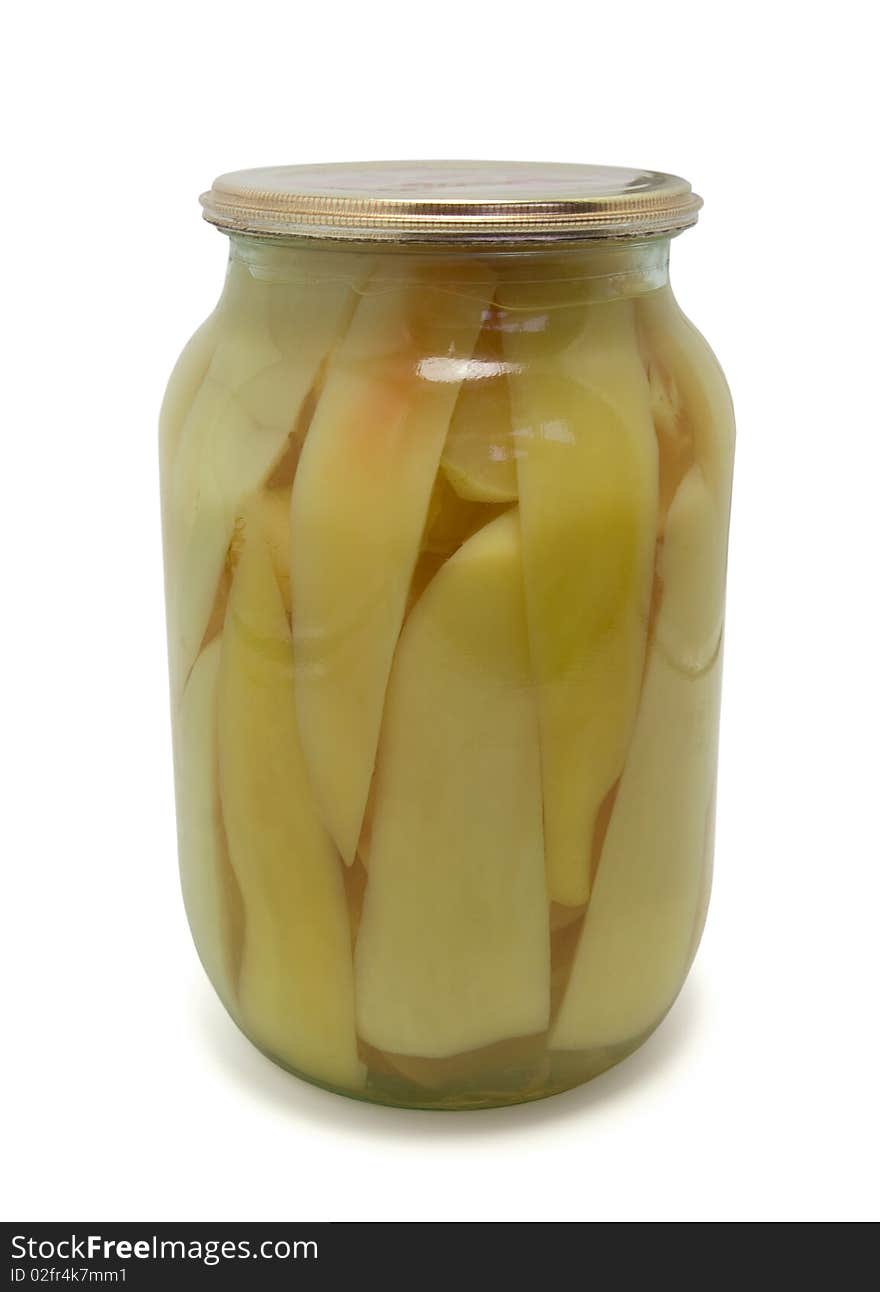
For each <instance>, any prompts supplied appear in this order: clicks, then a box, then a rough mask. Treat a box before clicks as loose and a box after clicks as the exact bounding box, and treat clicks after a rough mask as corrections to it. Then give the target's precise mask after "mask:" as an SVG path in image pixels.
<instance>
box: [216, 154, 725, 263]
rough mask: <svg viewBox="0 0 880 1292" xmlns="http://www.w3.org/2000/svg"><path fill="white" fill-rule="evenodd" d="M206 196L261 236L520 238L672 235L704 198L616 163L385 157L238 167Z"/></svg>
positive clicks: (237, 228)
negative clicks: (364, 160) (581, 163)
mask: <svg viewBox="0 0 880 1292" xmlns="http://www.w3.org/2000/svg"><path fill="white" fill-rule="evenodd" d="M201 203H202V206H203V208H204V216H205V219H206V220H209V221H210V222H211V223H212V224H216V225H218V226H219V228H221V229H226V230H229V231H233V232H238V233H248V234H255V235H260V236H263V237H266V236H271V237H297V238H302V237H310V238H343V239H348V240H350V241H369V242H375V241H382V242H422V243H448V242H458V243H467V242H487V241H488V242H501V243H523V242H545V241H547V240H553V239H557V238H573V239H589V238H641V237H650V236H652V235H658V234H670V233H678V232H679V231H680V230H681V229H686V228H688V226H689V225H691V224H694V223H695V222H696V219H697V212H698V211H699V209H700V207H701V206H702V199H701V198H699V197H697V195H696V193H693V192H691V186H690V184H689V183H688V182H687V180H684V179H679V177H678V176H677V175H664V174H663V173H662V172H660V171H651V170H629V169H627V168H625V167H622V166H581V165H571V164H567V163H561V162H504V161H385V162H337V163H331V164H328V165H320V166H264V167H260V168H258V169H255V170H239V171H233V172H231V173H230V174H228V175H221V176H220V177H219V178H218V179H215V180H214V184H213V186H212V188H211V190H210V192H208V193H203V194H202V197H201Z"/></svg>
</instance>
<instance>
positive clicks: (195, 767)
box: [161, 237, 733, 1108]
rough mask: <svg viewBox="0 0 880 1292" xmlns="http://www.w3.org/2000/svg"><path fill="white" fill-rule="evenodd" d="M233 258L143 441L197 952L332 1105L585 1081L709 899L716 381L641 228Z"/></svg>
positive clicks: (248, 248) (631, 1042) (664, 975)
mask: <svg viewBox="0 0 880 1292" xmlns="http://www.w3.org/2000/svg"><path fill="white" fill-rule="evenodd" d="M231 249H232V251H231V258H230V264H229V272H228V276H227V282H226V286H225V289H224V292H223V296H222V298H221V301H220V303H219V305H218V307H217V309H216V310H215V312H214V313H213V314H212V315H211V317H210V318H209V319H208V321H207V322H206V323H205V324H204V325H203V327H202V328H201V329H200V330H199V332H198V333H197V334H196V336H195V337H194V338H193V340H192V341H191V342H190V344H189V345H188V346H187V348H186V350H185V351H184V353H183V355H182V357H181V360H180V361H179V363H178V366H177V368H176V369H175V373H174V374H173V376H172V379H171V382H170V384H169V389H168V393H167V395H166V400H165V404H164V405H163V413H162V426H161V468H162V491H163V527H164V542H165V562H166V594H167V605H168V635H169V656H170V672H171V691H172V710H173V734H174V751H175V781H176V796H177V814H178V836H179V853H180V866H181V876H182V883H183V890H184V898H185V902H186V908H187V914H188V918H189V921H190V925H191V928H192V931H193V935H194V939H195V942H196V945H197V948H198V951H199V954H200V956H201V959H202V962H203V964H204V966H205V969H206V971H207V973H208V975H209V977H210V979H211V981H212V983H213V985H214V987H215V989H216V990H217V992H218V994H219V995H220V997H221V999H222V1000H223V1002H224V1004H225V1005H226V1007H227V1009H228V1010H229V1012H230V1013H231V1015H232V1017H233V1018H234V1019H235V1020H236V1022H237V1023H238V1024H239V1026H240V1027H241V1028H242V1029H243V1030H244V1032H245V1033H246V1034H247V1035H248V1036H249V1037H250V1038H251V1039H252V1040H253V1041H254V1043H255V1044H256V1045H258V1046H259V1047H260V1048H261V1049H262V1050H264V1051H265V1052H266V1053H267V1054H268V1055H270V1056H271V1057H272V1058H273V1059H275V1060H276V1061H278V1062H279V1063H281V1064H282V1065H284V1066H286V1067H288V1068H289V1069H291V1070H292V1071H294V1072H296V1073H298V1074H299V1075H301V1076H304V1077H306V1078H308V1079H309V1080H312V1081H314V1082H317V1083H319V1084H322V1085H325V1086H328V1087H330V1088H332V1089H334V1090H338V1091H341V1092H343V1093H346V1094H350V1095H354V1096H358V1097H362V1098H366V1099H373V1100H375V1101H377V1102H383V1103H392V1104H399V1105H403V1106H412V1107H428V1108H431V1107H438V1108H457V1107H481V1106H483V1107H484V1106H492V1105H497V1104H504V1103H513V1102H519V1101H522V1100H526V1099H533V1098H539V1097H542V1096H543V1095H546V1094H550V1093H553V1092H555V1091H557V1090H562V1089H565V1088H568V1087H570V1086H572V1085H576V1084H578V1083H580V1082H582V1081H584V1080H586V1079H588V1078H589V1077H591V1076H594V1075H596V1073H598V1072H600V1071H602V1070H603V1069H605V1068H607V1067H608V1066H610V1065H611V1064H612V1063H614V1062H616V1061H618V1060H619V1059H620V1058H623V1057H624V1056H625V1055H626V1054H628V1053H630V1052H631V1051H632V1050H633V1049H634V1048H635V1047H636V1046H637V1045H638V1044H639V1043H640V1042H641V1041H642V1040H643V1039H644V1038H645V1037H646V1036H647V1035H649V1034H650V1032H651V1031H652V1030H653V1029H654V1027H656V1026H657V1024H658V1023H659V1022H660V1020H661V1019H662V1018H663V1016H664V1014H665V1013H666V1011H667V1010H668V1009H669V1007H670V1006H671V1004H672V1002H673V1000H674V999H675V996H676V995H677V993H678V991H679V989H680V987H681V984H682V982H683V980H684V978H685V975H686V973H687V970H688V967H689V965H690V962H691V960H692V958H693V955H694V953H695V950H696V945H697V942H698V941H699V937H700V933H701V930H702V923H703V919H704V917H705V910H706V904H707V901H708V891H709V882H710V874H711V854H712V830H713V803H714V783H715V763H716V750H717V731H718V700H719V684H720V669H721V636H722V620H723V600H724V577H725V563H726V546H727V527H728V516H729V503H730V486H731V473H732V456H733V422H732V412H731V407H730V401H729V396H728V393H727V388H726V385H725V383H724V379H723V377H722V376H721V373H720V370H719V369H718V366H717V363H716V361H715V359H714V357H713V356H712V354H711V352H710V351H709V350H708V347H707V346H706V345H705V343H704V342H703V341H702V338H700V337H699V335H698V334H697V333H696V332H695V330H694V329H693V328H692V326H691V325H690V324H689V323H688V322H687V320H686V319H685V318H684V316H683V315H682V313H681V311H680V310H679V308H678V306H677V304H676V303H675V300H674V298H673V296H672V294H671V290H670V288H669V285H668V281H667V274H666V264H667V253H668V244H667V243H666V242H665V241H663V240H658V239H654V240H650V241H646V242H644V243H639V244H636V243H633V244H626V243H618V244H614V243H608V244H604V245H603V244H601V243H597V244H595V245H592V246H590V245H586V246H585V245H581V246H580V247H578V248H573V249H566V248H564V247H558V248H552V249H548V250H542V251H531V252H521V253H508V254H504V255H503V254H499V253H490V252H485V251H479V250H477V249H473V250H469V251H467V252H462V251H455V252H453V251H443V250H436V251H434V252H432V253H431V254H427V253H425V252H424V251H420V252H416V251H413V250H403V249H400V248H398V249H394V248H383V249H375V248H373V249H368V250H359V249H357V248H356V247H354V246H351V245H349V246H338V247H337V246H332V245H330V244H326V243H319V242H316V243H313V244H308V243H300V244H294V243H284V242H282V241H279V242H274V243H273V242H270V241H261V240H259V239H254V238H243V237H242V238H238V237H236V238H233V239H232V242H231Z"/></svg>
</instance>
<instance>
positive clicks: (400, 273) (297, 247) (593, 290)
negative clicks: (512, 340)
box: [224, 234, 670, 308]
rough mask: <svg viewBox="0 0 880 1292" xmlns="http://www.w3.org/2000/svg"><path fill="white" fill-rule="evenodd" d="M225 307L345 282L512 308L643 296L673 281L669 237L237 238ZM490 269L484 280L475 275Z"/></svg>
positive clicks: (364, 287) (232, 244) (233, 241)
mask: <svg viewBox="0 0 880 1292" xmlns="http://www.w3.org/2000/svg"><path fill="white" fill-rule="evenodd" d="M229 244H230V251H229V266H228V273H227V279H226V287H225V290H224V299H231V298H236V299H238V300H239V301H240V300H241V299H242V297H243V296H244V297H247V296H249V295H251V294H254V293H259V292H260V290H261V287H262V288H263V289H265V287H266V286H276V285H278V286H280V285H283V284H285V283H314V284H317V283H321V282H329V281H345V282H348V283H350V284H351V285H352V286H355V287H356V288H357V290H358V291H361V292H363V291H369V290H371V287H374V288H375V289H376V290H382V289H383V286H385V285H387V284H389V283H394V284H396V285H398V286H400V285H402V284H403V283H406V282H408V281H412V282H413V283H418V282H420V281H424V280H425V279H426V278H427V279H430V280H431V281H432V282H434V283H435V284H437V283H439V282H442V283H444V284H445V285H447V286H450V287H456V286H459V287H460V288H461V289H463V290H467V291H468V292H469V293H470V292H473V291H474V290H479V291H480V292H483V291H485V292H487V294H488V295H487V299H491V298H492V297H493V295H494V291H493V289H492V287H491V284H498V285H499V288H500V289H501V290H502V294H503V295H504V297H505V298H506V300H507V304H508V305H509V306H510V307H511V308H517V307H518V304H520V303H521V305H522V307H523V308H531V307H533V306H535V305H536V304H538V303H539V302H540V300H541V299H542V298H543V297H547V299H548V302H553V301H558V302H560V303H562V302H566V303H567V302H569V301H570V302H571V303H575V302H577V301H580V300H610V299H614V298H617V297H626V296H639V295H644V294H645V293H648V292H652V291H656V290H657V289H658V288H661V287H664V286H665V285H666V284H667V283H668V281H669V244H670V239H669V238H668V237H655V238H650V239H645V240H643V241H638V242H636V241H625V240H621V241H619V242H616V241H612V240H605V241H598V240H596V241H594V242H584V243H577V244H573V243H565V242H551V243H547V244H542V245H540V246H535V247H528V248H515V249H506V248H501V247H497V246H496V247H488V246H486V245H480V244H473V245H470V246H448V247H426V246H411V245H407V244H405V245H388V244H382V243H353V242H343V241H332V240H324V239H318V238H314V239H283V238H276V239H268V238H257V237H252V236H250V235H243V234H232V235H230V238H229ZM477 266H479V267H483V268H484V269H485V274H484V275H479V274H478V275H477V278H478V279H479V280H480V285H479V287H478V288H476V287H475V284H474V278H475V276H474V268H475V267H477Z"/></svg>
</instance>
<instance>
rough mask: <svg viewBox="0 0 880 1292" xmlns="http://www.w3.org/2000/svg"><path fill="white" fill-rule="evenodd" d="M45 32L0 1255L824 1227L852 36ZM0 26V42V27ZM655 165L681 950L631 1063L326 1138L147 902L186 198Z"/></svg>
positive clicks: (864, 294)
mask: <svg viewBox="0 0 880 1292" xmlns="http://www.w3.org/2000/svg"><path fill="white" fill-rule="evenodd" d="M349 10H350V11H348V12H347V11H346V8H345V6H344V5H339V4H337V5H332V6H331V5H295V4H292V3H289V0H288V2H287V3H284V4H258V3H254V4H249V5H244V6H242V5H240V4H227V3H222V2H221V0H214V2H213V3H211V4H203V3H190V4H186V3H183V2H182V0H178V2H177V3H175V4H173V5H167V4H161V3H158V2H157V0H154V3H151V4H149V5H142V6H132V5H126V4H109V3H108V4H97V3H88V2H87V0H86V2H82V3H79V4H75V5H67V4H65V5H62V4H60V3H55V4H52V3H47V4H42V5H37V4H34V5H30V6H16V7H15V10H14V13H13V15H12V16H10V15H7V20H6V29H5V37H6V39H5V45H6V48H5V52H4V55H3V59H4V64H5V66H4V71H3V76H2V78H0V82H2V94H3V97H4V99H5V100H6V102H5V104H4V105H3V114H2V115H3V121H4V125H5V131H4V133H5V136H6V139H5V143H4V149H3V160H2V183H3V189H4V196H3V199H2V206H0V210H2V218H3V222H4V225H5V237H4V240H3V248H4V250H3V261H2V269H0V284H2V287H0V302H2V320H3V328H4V332H5V342H4V346H3V349H4V352H5V359H6V362H5V363H4V365H3V366H4V373H5V375H4V378H3V384H2V408H3V437H2V444H3V473H2V480H3V512H2V514H3V534H4V542H3V564H2V575H3V577H2V585H0V596H2V624H0V656H2V679H3V707H2V746H0V748H2V759H3V763H4V767H5V770H4V772H3V776H2V785H3V801H4V806H3V810H2V819H0V820H2V823H0V831H2V833H0V850H2V854H3V867H4V872H3V873H4V890H3V911H4V918H3V924H2V937H0V945H2V953H3V957H4V960H5V961H6V966H5V969H4V974H3V983H4V988H5V991H6V994H7V1003H6V1006H5V1016H4V1028H3V1030H4V1033H5V1039H6V1042H7V1048H6V1059H5V1062H4V1065H3V1077H4V1089H5V1095H4V1108H5V1112H6V1114H7V1115H8V1119H9V1127H8V1129H7V1131H6V1133H5V1136H4V1144H5V1150H4V1157H5V1161H6V1167H7V1169H6V1171H5V1172H4V1176H5V1188H6V1189H7V1190H8V1196H7V1197H6V1198H5V1200H4V1202H3V1218H4V1219H25V1218H27V1219H59V1220H61V1219H83V1218H86V1217H88V1218H90V1219H98V1220H112V1219H143V1220H152V1219H187V1220H189V1219H210V1220H220V1219H229V1220H242V1219H264V1220H281V1219H285V1220H297V1219H301V1220H305V1219H331V1220H342V1219H365V1220H392V1219H428V1220H440V1221H444V1220H455V1219H474V1220H492V1219H502V1220H586V1221H592V1220H624V1221H626V1220H659V1221H682V1220H727V1221H746V1220H771V1221H781V1220H813V1221H821V1220H832V1219H844V1220H856V1219H866V1218H872V1217H873V1218H876V1217H877V1215H878V1211H880V1208H878V1198H877V1193H876V1183H877V1176H876V1162H877V1153H878V1138H877V1130H878V1126H877V1111H876V1110H877V1103H878V1076H880V1074H878V1042H877V1026H878V1008H877V994H878V992H877V989H878V973H877V968H878V966H877V945H878V926H880V846H878V831H877V800H878V790H880V785H878V780H880V775H878V774H880V758H878V728H880V712H878V690H877V666H878V631H877V629H878V616H877V601H878V582H880V580H878V564H880V559H878V558H880V550H878V511H880V450H878V431H880V417H878V407H880V396H878V360H877V347H878V301H880V293H878V287H880V281H878V255H877V250H876V244H877V234H878V228H877V221H878V212H880V191H878V180H877V174H878V165H877V139H876V125H877V107H878V104H877V101H876V97H875V95H874V93H873V92H872V91H871V90H870V89H869V85H870V83H871V82H872V81H873V80H874V74H875V67H874V64H873V59H872V57H871V47H872V40H871V39H870V38H869V32H868V21H869V15H870V12H871V11H870V7H869V6H867V5H863V4H861V3H850V2H847V0H838V3H836V4H834V5H825V4H823V5H818V4H812V3H810V2H809V0H804V2H802V3H798V4H781V3H775V4H774V3H772V0H765V2H764V3H761V4H749V3H742V0H741V2H740V3H737V4H733V3H724V4H706V3H705V2H704V0H703V2H698V3H674V2H673V3H665V4H656V3H643V2H639V0H629V3H627V4H626V5H619V6H614V5H610V4H602V5H589V4H578V5H570V6H563V5H559V4H557V5H552V4H551V5H545V6H538V7H537V8H536V7H535V6H527V5H524V4H523V5H517V4H515V3H511V4H508V5H502V6H499V5H497V4H496V5H492V4H476V3H474V2H473V0H467V2H466V3H459V2H458V0H447V2H446V3H436V4H432V5H430V6H418V5H414V4H412V3H400V2H399V0H377V2H376V3H374V4H371V5H351V6H350V7H349ZM10 24H11V27H10ZM394 156H399V157H438V156H453V157H477V158H479V157H502V158H514V157H523V158H527V159H533V158H545V159H550V160H563V161H565V160H573V161H599V162H611V163H621V164H635V165H645V166H649V167H655V168H658V169H664V170H671V171H674V172H677V173H679V174H682V175H685V176H687V177H688V178H689V179H691V180H692V181H693V183H694V186H695V188H696V189H697V190H698V191H699V192H700V193H702V195H703V196H704V198H705V199H706V207H705V211H704V214H703V217H702V218H701V221H700V224H699V225H698V227H697V228H696V229H695V230H693V231H691V232H689V233H687V234H686V235H684V236H683V237H682V238H681V239H679V240H678V241H677V242H676V243H675V244H674V247H673V280H674V283H675V286H676V289H677V291H678V294H679V297H680V300H681V302H682V304H683V306H684V307H685V309H686V310H687V311H688V312H689V313H690V314H691V316H692V317H693V318H694V319H695V321H696V322H697V323H698V325H699V326H700V328H701V329H702V330H703V331H704V332H705V333H706V335H707V336H708V337H709V339H710V341H711V342H712V344H713V346H714V347H715V349H716V350H717V352H718V354H719V356H720V357H721V360H722V362H723V364H724V366H725V368H726V370H727V373H728V376H729V379H730V383H731V386H732V388H733V391H734V396H735V400H736V405H737V413H738V420H739V446H738V462H737V477H736V488H735V511H734V522H733V531H732V546H731V565H730V596H729V618H728V638H727V657H726V676H725V699H724V714H723V735H722V763H721V782H720V799H719V812H718V847H717V870H716V875H717V880H716V887H715V894H714V899H713V907H712V912H711V915H710V919H709V924H708V928H707V932H706V936H705V940H704V943H703V948H702V950H701V952H700V955H699V958H698V960H697V964H696V967H695V969H694V972H693V974H692V977H691V979H690V981H689V983H688V985H687V987H686V988H685V990H684V992H683V994H682V996H681V998H680V1000H679V1003H678V1004H677V1005H676V1007H675V1009H674V1011H673V1013H672V1014H671V1015H670V1017H669V1019H668V1020H667V1022H666V1023H665V1024H664V1025H663V1027H662V1028H661V1029H660V1031H659V1032H658V1033H657V1034H656V1035H655V1037H654V1038H653V1039H652V1040H651V1041H650V1042H649V1043H648V1044H647V1045H646V1046H645V1047H644V1049H643V1050H642V1051H641V1052H640V1053H639V1054H638V1055H637V1056H635V1057H634V1058H632V1059H630V1060H629V1061H628V1062H627V1063H625V1064H624V1065H623V1066H621V1067H620V1068H618V1069H617V1070H615V1071H613V1072H611V1073H609V1074H607V1075H605V1076H603V1077H601V1078H600V1079H598V1080H597V1081H595V1082H594V1083H593V1084H592V1085H590V1086H588V1087H586V1088H584V1089H582V1090H580V1091H578V1092H574V1093H572V1094H569V1095H564V1096H560V1097H557V1098H556V1099H553V1100H551V1101H549V1102H547V1103H544V1104H539V1105H534V1106H531V1107H525V1108H518V1109H512V1110H505V1111H495V1112H487V1113H470V1114H461V1115H458V1116H456V1115H446V1116H438V1115H436V1114H434V1115H432V1114H418V1113H407V1112H398V1111H392V1110H383V1109H379V1108H371V1107H368V1106H361V1105H358V1104H354V1103H350V1102H348V1101H345V1100H343V1099H339V1098H336V1097H334V1096H331V1095H329V1094H324V1093H322V1092H320V1091H318V1090H314V1089H312V1088H310V1087H308V1086H306V1085H303V1084H300V1083H298V1082H296V1081H295V1080H293V1079H292V1078H289V1077H287V1076H286V1075H285V1074H284V1073H283V1072H281V1071H280V1070H277V1069H275V1068H273V1067H272V1066H271V1065H270V1064H269V1063H268V1062H267V1061H266V1060H264V1059H263V1058H262V1057H261V1056H260V1055H259V1054H257V1053H256V1052H255V1051H254V1050H252V1049H251V1048H250V1047H249V1046H248V1044H247V1043H246V1042H245V1041H244V1040H243V1039H242V1038H241V1037H240V1036H239V1035H238V1034H237V1033H236V1031H235V1030H234V1028H233V1026H232V1024H231V1023H229V1022H228V1021H227V1019H226V1017H225V1015H224V1014H223V1012H222V1010H221V1007H220V1006H219V1005H218V1004H217V1003H216V1001H215V1000H214V999H213V997H212V995H211V993H210V990H209V988H208V987H207V985H206V982H205V981H204V979H203V977H202V975H201V971H200V969H199V967H198V964H197V961H196V957H195V953H194V951H193V950H192V947H191V945H190V942H189V937H188V933H187V929H186V925H185V921H184V916H183V911H182V906H181V902H180V899H179V895H178V885H177V875H176V860H175V838H174V822H173V804H172V780H171V766H170V754H169V723H168V702H167V690H166V675H165V644H164V625H163V608H162V584H161V566H160V539H159V524H158V516H159V512H158V501H157V467H156V449H155V421H156V414H157V409H158V405H159V402H160V398H161V394H162V388H163V385H164V381H165V379H166V377H167V374H168V372H169V371H170V369H171V366H172V363H173V361H174V359H175V357H176V354H177V352H178V351H179V349H180V347H181V345H182V343H183V342H184V340H185V339H186V337H187V335H188V334H189V332H190V331H192V329H193V328H194V327H195V326H196V324H197V323H198V322H199V321H200V320H201V319H202V318H203V317H204V316H205V315H206V314H207V313H208V311H209V310H210V308H211V307H212V305H213V302H214V300H215V298H216V296H217V294H218V292H219V289H220V284H221V279H222V275H223V267H224V256H225V244H224V241H223V238H222V237H221V236H220V235H219V234H217V233H216V232H215V231H214V230H212V229H211V228H209V227H208V226H207V225H205V224H203V223H202V221H201V220H200V218H199V209H198V206H197V204H196V197H197V194H198V193H199V191H200V190H201V189H203V188H206V187H208V185H209V184H210V182H211V180H212V178H213V177H214V175H215V174H217V173H218V172H220V171H224V170H229V169H234V168H238V167H241V166H247V165H258V164H263V163H272V162H294V161H313V160H347V159H359V158H369V157H394Z"/></svg>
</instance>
